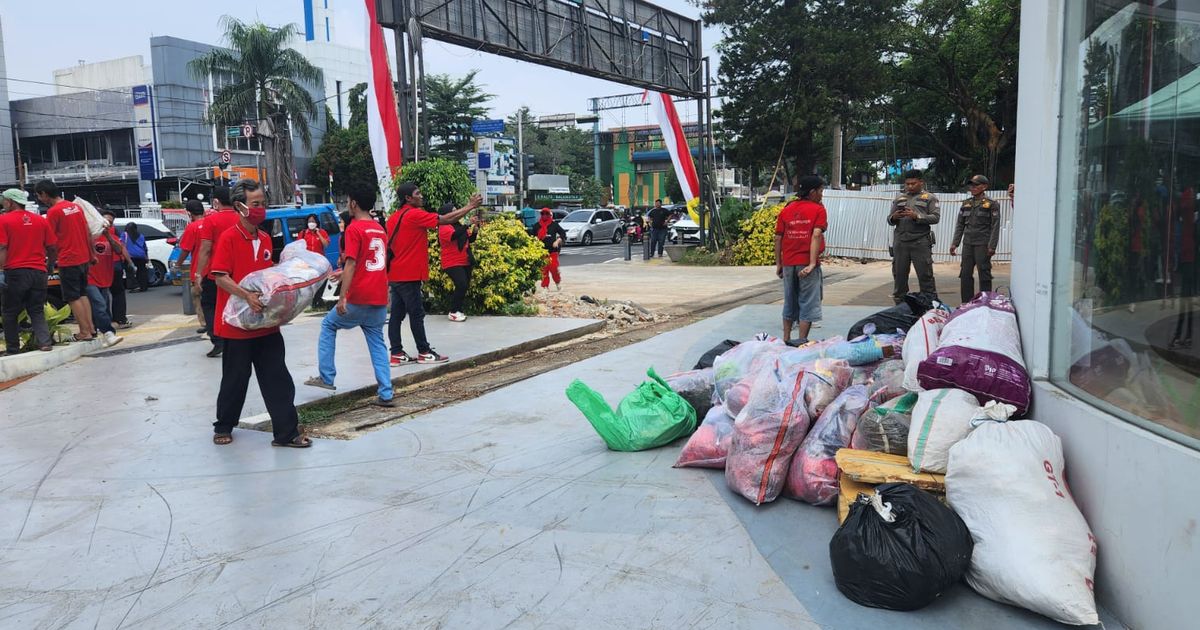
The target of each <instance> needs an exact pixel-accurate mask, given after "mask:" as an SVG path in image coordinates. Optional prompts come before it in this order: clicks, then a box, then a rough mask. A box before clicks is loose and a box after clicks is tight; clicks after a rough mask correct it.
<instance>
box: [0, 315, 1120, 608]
mask: <svg viewBox="0 0 1200 630" xmlns="http://www.w3.org/2000/svg"><path fill="white" fill-rule="evenodd" d="M872 310H873V307H861V308H839V307H832V308H830V309H828V310H827V313H826V315H827V318H828V319H827V324H828V330H842V329H844V328H846V327H847V326H848V325H849V323H851V322H853V321H855V320H857V319H858V318H860V317H862V316H863V315H865V314H867V313H869V312H871V311H872ZM776 319H777V312H776V309H775V307H773V306H759V307H743V308H739V309H734V310H732V311H729V312H727V313H725V314H724V315H722V316H720V317H716V318H712V319H709V320H705V321H703V322H699V323H697V324H693V325H691V326H688V327H685V328H682V329H678V330H675V331H672V332H669V333H666V334H663V335H659V336H658V337H655V338H654V339H651V340H649V341H646V342H642V343H639V344H634V345H631V346H629V347H626V348H624V349H622V350H619V351H616V352H612V353H608V354H605V355H601V356H598V357H594V358H592V359H589V360H586V361H581V362H579V363H577V364H575V365H572V366H570V367H567V368H562V369H559V370H555V371H552V372H549V373H546V374H543V375H541V376H538V377H535V378H533V379H529V380H527V381H523V382H521V383H518V384H515V385H513V386H510V387H507V388H504V389H501V390H497V391H495V392H491V393H489V394H486V395H484V396H481V397H480V398H477V399H475V400H471V401H468V402H464V403H461V404H458V405H454V406H451V407H447V408H443V409H439V410H437V411H435V412H432V413H429V414H427V415H424V416H421V417H418V418H414V419H412V420H409V421H407V422H404V423H403V424H399V425H396V426H392V427H388V428H386V429H383V430H380V431H378V432H374V433H371V434H369V435H367V436H364V437H363V438H360V439H357V440H353V441H330V440H319V441H318V443H317V444H316V445H315V446H314V447H313V448H312V449H309V450H294V449H272V448H271V447H269V446H268V442H269V440H270V435H269V434H262V433H256V432H247V431H240V432H237V433H236V434H235V436H236V437H235V442H234V443H233V444H232V445H231V446H227V447H218V446H215V445H213V444H211V443H210V441H209V439H208V436H209V434H210V433H211V428H210V425H209V423H210V422H211V411H212V401H213V399H214V398H215V395H216V386H217V379H216V378H215V375H216V362H215V361H211V360H207V359H204V358H203V356H201V355H199V353H198V350H200V349H202V348H200V347H198V346H199V345H200V344H181V345H176V346H170V347H166V348H162V349H158V350H155V351H154V352H152V353H133V354H125V355H116V356H112V357H108V358H106V359H105V360H103V361H101V360H90V359H84V360H81V361H77V362H75V363H73V364H71V365H69V366H66V367H64V368H63V369H61V370H57V371H55V373H53V374H43V375H40V376H37V377H35V378H33V379H30V380H29V381H27V382H24V383H21V384H19V385H16V386H15V387H13V388H12V389H10V390H8V391H6V392H3V393H0V396H3V404H4V408H5V410H6V414H5V416H4V418H3V419H2V420H0V439H3V441H4V443H6V444H8V445H10V446H13V448H7V449H3V450H0V471H2V474H3V476H2V479H3V480H4V483H3V484H0V538H3V539H4V540H5V541H6V543H5V545H4V552H3V554H4V555H3V557H2V558H0V562H2V563H3V564H4V566H5V570H4V571H3V572H0V624H2V625H6V626H11V627H42V626H55V627H76V626H78V627H84V626H87V627H106V628H111V627H121V626H136V625H142V626H146V627H227V626H233V627H239V628H288V627H301V626H304V627H320V628H342V627H372V628H397V627H403V628H410V627H411V628H433V627H445V628H501V627H516V628H528V627H550V628H572V629H573V628H585V627H586V628H621V629H626V628H660V627H661V628H676V627H705V626H712V627H726V628H812V629H816V628H839V629H858V628H862V629H866V628H878V627H888V628H897V629H906V628H913V629H916V628H922V629H930V630H941V629H943V628H944V629H950V628H955V629H957V628H984V627H986V628H997V629H1002V630H1007V629H1008V628H1023V629H1024V628H1051V627H1057V626H1055V624H1052V623H1050V622H1048V621H1046V620H1045V619H1042V618H1040V617H1037V616H1035V615H1032V614H1030V613H1026V612H1024V611H1020V610H1017V609H1015V608H1010V607H1006V606H1002V605H1000V604H996V603H993V602H990V601H988V600H985V599H983V598H982V597H979V596H977V595H975V594H974V593H972V592H971V591H970V590H969V589H968V588H967V587H965V586H963V585H958V586H956V587H954V588H953V589H951V591H950V592H948V593H947V594H946V595H945V596H944V597H942V598H941V599H939V600H938V601H937V602H935V603H934V604H932V605H931V606H930V607H928V608H926V609H924V610H921V611H918V612H913V613H897V612H888V611H881V610H875V609H868V608H862V607H859V606H856V605H854V604H852V603H850V602H849V601H848V600H846V599H845V598H843V597H842V596H841V595H840V594H839V593H837V592H836V589H835V588H834V586H833V582H832V575H831V573H830V570H829V565H828V540H829V537H830V536H831V535H832V532H833V530H834V528H835V527H836V516H835V515H834V511H833V510H832V509H830V508H815V507H811V506H807V505H803V504H800V503H796V502H792V501H789V500H784V499H781V500H780V501H779V502H777V503H775V504H772V505H770V506H766V507H764V508H752V507H750V506H749V504H747V503H746V502H745V501H743V500H742V499H740V498H739V497H732V496H729V494H728V492H727V491H725V490H724V478H723V475H721V474H720V473H719V472H717V471H703V470H676V469H673V468H671V464H672V463H673V462H674V460H675V457H676V455H677V454H678V450H679V448H680V447H681V445H682V444H681V443H676V444H674V445H672V446H668V447H665V448H662V449H656V450H653V451H647V452H641V453H616V452H612V451H608V450H607V449H606V448H605V447H604V445H603V443H602V442H601V440H600V439H599V438H598V437H597V436H596V434H595V432H594V431H593V430H592V428H591V427H590V426H589V425H588V423H587V422H586V421H585V420H584V419H583V418H582V416H580V414H579V413H578V412H577V411H576V410H575V409H574V408H573V407H572V406H571V405H570V404H569V403H568V402H567V401H566V399H565V397H564V396H563V393H562V392H563V390H564V388H565V387H566V385H567V384H568V383H569V382H570V381H571V380H572V379H574V378H582V379H584V380H585V381H586V382H587V383H588V384H589V385H591V386H593V387H595V388H596V389H597V390H598V391H600V392H601V393H602V394H604V395H605V396H606V397H607V398H608V399H609V400H610V401H612V402H616V401H617V400H619V398H620V397H621V396H623V395H625V394H626V393H628V392H629V391H630V389H631V388H632V387H633V386H634V385H635V384H636V383H638V382H640V381H641V380H643V378H644V377H643V372H644V370H645V368H647V367H649V366H650V365H653V366H654V367H655V368H656V369H658V370H659V371H660V372H661V373H664V374H665V373H669V372H671V371H674V370H676V369H680V368H686V367H689V366H690V365H691V363H692V362H693V361H695V359H696V358H697V357H698V356H699V355H700V354H701V353H702V352H704V350H706V349H707V348H708V347H710V346H712V345H713V344H714V343H716V342H717V341H719V340H721V339H724V338H727V337H732V338H745V337H748V336H749V335H751V334H753V333H754V332H757V331H760V330H764V329H765V330H771V329H772V328H773V327H774V326H775V320H776ZM480 321H481V320H476V319H472V320H470V321H469V322H468V323H467V324H466V325H462V326H460V327H459V329H458V330H462V331H463V332H462V333H459V334H458V335H453V336H451V334H450V332H449V331H448V330H446V329H445V328H444V327H438V328H436V329H434V330H433V332H432V337H433V339H434V340H435V342H438V343H440V344H442V345H441V347H442V349H443V350H444V351H446V352H448V353H450V354H454V353H455V352H459V351H461V350H462V348H463V346H460V345H458V344H473V345H474V346H475V347H478V348H483V347H487V346H489V345H491V344H495V343H496V341H495V339H493V338H492V337H491V336H488V335H484V334H482V332H483V330H482V326H480V327H479V328H476V327H475V326H474V325H475V324H476V323H478V322H480ZM432 323H433V322H431V324H432ZM496 323H497V325H500V327H501V328H502V329H504V330H509V329H510V327H516V326H519V325H525V326H527V327H528V328H527V329H526V336H534V335H538V334H542V333H543V332H544V331H545V330H546V328H545V327H546V326H548V325H551V324H554V322H552V321H551V320H546V319H532V318H527V319H523V320H516V321H512V322H509V321H502V322H501V321H498V322H496ZM447 325H448V323H447ZM572 325H575V324H570V323H563V324H557V326H558V327H559V328H560V329H561V328H562V327H564V326H567V327H569V326H572ZM431 328H434V327H433V326H431ZM493 330H494V329H493ZM311 333H312V326H311V324H308V323H303V324H299V325H295V326H290V327H288V328H287V329H286V330H285V336H286V337H287V338H288V342H289V348H290V349H291V350H292V353H291V357H290V358H289V365H290V366H291V368H292V373H293V376H294V377H296V378H297V379H301V378H303V376H304V374H305V371H304V369H303V368H304V365H303V364H305V362H308V363H307V365H311V362H312V360H313V357H312V351H311V347H312V346H311V344H312V343H315V341H312V342H308V343H309V345H308V346H307V348H306V346H305V343H306V342H305V341H304V340H302V339H301V337H303V336H306V335H307V336H311ZM341 340H342V341H343V343H342V344H341V345H342V348H341V349H339V357H340V358H341V359H342V364H341V366H344V367H348V368H350V369H351V370H353V369H355V366H356V365H357V364H360V363H362V364H365V358H364V357H365V348H364V347H363V344H362V342H361V341H360V340H359V338H358V337H356V336H355V335H352V334H351V335H345V336H343V337H341ZM197 362H199V363H197ZM204 362H208V365H212V366H213V367H211V368H210V367H208V365H204V364H203V363H204ZM135 366H136V367H139V368H140V370H135V369H134V368H135ZM139 371H141V372H151V373H155V374H159V375H160V377H159V378H158V379H157V380H155V381H149V380H147V379H146V378H145V377H144V376H143V375H141V374H139V373H138V372H139ZM365 373H366V371H365V369H364V370H363V371H362V372H360V374H365ZM184 374H187V375H188V376H187V377H184V376H183V375H184ZM347 376H349V373H347ZM353 378H357V377H352V379H351V380H353ZM63 382H70V383H74V384H76V388H75V389H73V390H72V391H88V390H86V389H85V388H86V386H87V385H89V384H94V385H95V387H94V388H93V389H92V390H90V391H92V392H93V393H92V394H91V395H89V396H87V398H86V399H81V398H80V396H78V395H76V394H72V395H70V396H67V395H64V394H63V393H62V392H63V391H64V389H63V387H62V385H61V384H62V383H63ZM247 402H248V413H249V411H250V410H249V407H251V406H254V405H261V401H258V400H257V395H256V394H255V393H251V394H250V396H249V397H248V399H247ZM1106 622H1107V623H1108V627H1109V628H1115V627H1118V626H1116V624H1113V623H1112V622H1111V620H1108V619H1107V618H1106Z"/></svg>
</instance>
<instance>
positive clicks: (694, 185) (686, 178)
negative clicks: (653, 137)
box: [642, 90, 700, 222]
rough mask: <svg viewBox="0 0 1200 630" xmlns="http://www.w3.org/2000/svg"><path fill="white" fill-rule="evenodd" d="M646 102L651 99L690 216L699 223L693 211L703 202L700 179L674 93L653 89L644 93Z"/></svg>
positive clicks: (651, 105) (643, 98)
mask: <svg viewBox="0 0 1200 630" xmlns="http://www.w3.org/2000/svg"><path fill="white" fill-rule="evenodd" d="M642 100H643V101H645V100H649V102H650V109H653V110H654V118H655V119H656V120H658V126H659V128H660V129H662V135H663V144H664V145H666V147H667V152H668V153H670V154H671V163H672V164H674V165H675V176H676V177H677V178H679V187H680V188H681V189H682V190H683V196H684V201H686V202H687V205H688V213H689V214H691V215H692V219H693V220H695V221H697V222H698V221H699V220H700V219H699V217H698V216H696V214H695V211H694V210H693V208H695V206H696V204H697V203H698V202H699V200H700V178H699V177H697V176H696V163H695V162H693V161H692V150H691V149H690V148H689V147H688V143H687V137H685V136H684V135H683V125H681V124H680V123H679V114H678V113H677V112H676V111H675V102H674V101H672V100H671V95H670V94H664V93H662V92H651V91H649V90H647V91H646V92H645V93H644V94H642Z"/></svg>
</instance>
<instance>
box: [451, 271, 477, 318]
mask: <svg viewBox="0 0 1200 630" xmlns="http://www.w3.org/2000/svg"><path fill="white" fill-rule="evenodd" d="M445 271H446V275H447V276H450V280H451V281H452V282H454V292H453V293H451V294H450V312H451V313H461V312H463V302H464V301H465V300H466V299H467V289H468V288H470V286H471V268H470V267H466V266H464V267H451V268H449V269H446V270H445Z"/></svg>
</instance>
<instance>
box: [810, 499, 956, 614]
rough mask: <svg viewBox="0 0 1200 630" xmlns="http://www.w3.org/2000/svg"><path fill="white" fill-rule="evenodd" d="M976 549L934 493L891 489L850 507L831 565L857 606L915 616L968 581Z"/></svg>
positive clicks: (836, 538) (835, 577)
mask: <svg viewBox="0 0 1200 630" xmlns="http://www.w3.org/2000/svg"><path fill="white" fill-rule="evenodd" d="M971 547H972V542H971V532H969V531H968V530H967V526H966V525H965V524H964V523H963V521H962V519H960V518H959V517H958V516H957V515H955V513H954V512H953V511H952V510H950V508H948V507H946V506H944V505H942V503H941V502H940V501H938V500H937V498H935V497H934V496H933V495H932V494H929V493H928V492H925V491H924V490H921V489H919V488H917V487H916V486H910V485H908V484H904V483H888V484H883V485H881V486H877V487H876V488H875V495H873V496H870V497H868V496H866V495H862V494H860V495H859V496H858V500H857V501H855V502H854V503H853V504H851V505H850V514H849V516H847V517H846V522H845V523H842V526H841V527H839V528H838V530H837V532H835V533H834V534H833V538H832V539H831V540H830V541H829V563H830V565H831V567H832V568H833V580H834V583H836V584H837V588H838V590H839V591H841V592H842V594H843V595H845V596H846V597H847V598H849V599H850V600H851V601H853V602H855V603H857V604H861V605H863V606H870V607H872V608H886V609H889V610H916V609H918V608H922V607H924V606H927V605H929V604H930V603H932V602H933V601H934V600H935V599H937V598H938V596H939V595H941V594H942V593H943V592H944V591H945V590H946V589H948V588H950V587H951V586H953V585H954V584H955V583H956V582H958V581H959V580H960V579H962V576H963V573H965V572H966V570H967V567H968V566H969V565H970V563H971ZM918 625H919V624H918Z"/></svg>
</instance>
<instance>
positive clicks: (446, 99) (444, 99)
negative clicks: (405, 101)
mask: <svg viewBox="0 0 1200 630" xmlns="http://www.w3.org/2000/svg"><path fill="white" fill-rule="evenodd" d="M477 74H479V71H478V70H472V71H470V72H468V73H467V74H466V76H464V77H462V78H460V79H454V78H452V77H451V76H450V75H448V74H431V75H428V76H426V77H425V95H426V96H425V103H426V107H427V108H428V111H429V114H428V116H429V121H428V126H429V136H430V144H431V145H432V146H431V147H430V148H429V152H430V155H432V156H434V157H442V158H447V159H450V160H455V161H458V160H462V159H463V158H465V157H466V154H467V153H468V152H470V151H472V150H473V149H474V145H473V138H474V134H472V133H471V121H473V120H476V119H480V118H486V117H487V115H488V112H489V109H488V108H487V107H485V105H486V104H487V102H488V101H490V100H492V95H491V94H488V93H486V92H484V91H483V88H482V87H481V86H480V85H479V84H478V83H476V82H475V75H477Z"/></svg>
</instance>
